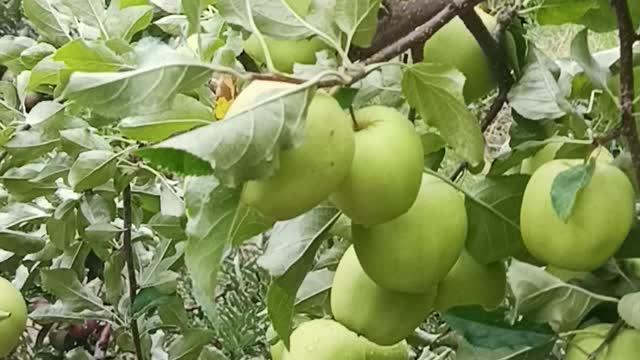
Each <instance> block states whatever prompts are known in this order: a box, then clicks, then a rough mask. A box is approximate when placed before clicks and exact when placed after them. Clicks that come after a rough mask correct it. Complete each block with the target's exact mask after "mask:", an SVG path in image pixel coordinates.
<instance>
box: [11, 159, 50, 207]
mask: <svg viewBox="0 0 640 360" xmlns="http://www.w3.org/2000/svg"><path fill="white" fill-rule="evenodd" d="M41 170H42V166H41V165H35V164H29V165H25V166H23V167H19V168H11V169H9V170H8V171H7V172H6V173H5V174H4V175H2V177H0V179H1V180H2V183H3V184H4V187H5V188H6V189H7V191H8V192H9V193H10V194H11V196H12V197H13V198H14V199H15V200H17V201H22V202H26V201H30V200H33V199H35V198H37V197H39V196H43V195H48V194H53V193H54V192H55V191H56V190H57V189H58V188H57V186H56V185H55V184H53V183H42V182H36V181H33V179H34V178H35V177H36V176H38V174H39V173H40V171H41Z"/></svg>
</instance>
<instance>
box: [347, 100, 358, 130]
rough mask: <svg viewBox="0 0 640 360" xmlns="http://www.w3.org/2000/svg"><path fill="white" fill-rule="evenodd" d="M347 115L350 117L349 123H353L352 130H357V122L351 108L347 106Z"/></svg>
mask: <svg viewBox="0 0 640 360" xmlns="http://www.w3.org/2000/svg"><path fill="white" fill-rule="evenodd" d="M349 114H350V115H351V121H352V122H353V130H356V131H357V130H359V129H360V126H359V125H358V120H356V113H355V112H354V111H353V106H349Z"/></svg>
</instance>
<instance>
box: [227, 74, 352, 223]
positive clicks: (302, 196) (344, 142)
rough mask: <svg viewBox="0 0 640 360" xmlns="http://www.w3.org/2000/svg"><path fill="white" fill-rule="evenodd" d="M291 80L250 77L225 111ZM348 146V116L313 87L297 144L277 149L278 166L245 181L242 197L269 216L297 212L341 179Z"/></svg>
mask: <svg viewBox="0 0 640 360" xmlns="http://www.w3.org/2000/svg"><path fill="white" fill-rule="evenodd" d="M291 86H293V85H290V84H283V83H277V82H269V81H254V82H253V83H251V84H250V85H249V87H248V88H247V89H246V90H244V91H243V92H242V93H241V94H240V96H239V97H238V99H236V101H235V102H234V103H233V104H232V105H231V108H230V109H229V112H228V113H227V116H233V115H235V114H236V113H238V112H240V111H242V109H246V108H247V107H248V106H250V105H251V104H253V103H254V102H255V101H259V100H260V97H261V94H263V93H264V92H265V91H269V90H274V89H275V90H277V89H288V88H290V87H291ZM354 150H355V145H354V135H353V130H352V128H351V120H350V119H349V117H348V116H347V115H346V114H345V112H344V111H343V110H342V108H341V107H340V105H339V104H338V102H337V101H336V100H335V99H334V98H333V97H331V96H329V95H328V94H326V93H324V92H321V91H318V92H317V93H316V95H315V97H314V98H313V100H312V101H311V104H310V105H309V110H308V113H307V120H306V127H305V131H304V140H303V142H302V145H300V146H298V147H296V148H292V149H288V150H284V151H281V152H280V159H279V160H280V166H279V168H278V169H277V170H276V172H275V173H274V174H273V175H272V176H270V177H268V178H266V179H259V180H254V181H249V182H247V183H246V184H245V186H244V189H243V191H242V201H243V202H244V203H245V204H247V205H249V206H251V207H253V208H255V209H257V210H259V211H260V212H262V213H263V214H264V215H265V216H267V217H270V218H272V219H276V220H287V219H291V218H294V217H296V216H299V215H301V214H303V213H305V212H307V211H308V210H310V209H312V208H313V207H315V206H316V205H318V204H319V203H321V202H322V201H324V200H326V199H327V198H328V197H329V195H330V194H331V193H332V192H333V191H334V190H335V189H336V187H337V186H338V185H339V184H340V183H342V182H343V181H344V179H345V178H346V177H347V175H348V173H349V170H350V169H351V162H352V160H353V154H354Z"/></svg>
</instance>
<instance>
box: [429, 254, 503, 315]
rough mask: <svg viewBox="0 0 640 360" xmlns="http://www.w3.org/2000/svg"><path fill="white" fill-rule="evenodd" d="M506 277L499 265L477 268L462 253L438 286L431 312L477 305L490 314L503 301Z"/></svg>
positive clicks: (471, 259)
mask: <svg viewBox="0 0 640 360" xmlns="http://www.w3.org/2000/svg"><path fill="white" fill-rule="evenodd" d="M506 286H507V274H506V272H505V268H504V265H503V264H502V263H501V262H495V263H491V264H488V265H483V264H480V263H479V262H477V261H476V259H474V258H473V256H471V255H470V254H469V253H467V252H466V251H462V253H461V254H460V258H458V261H457V262H456V264H455V265H454V266H453V268H452V269H451V271H449V273H448V274H447V276H446V277H445V278H444V280H442V282H440V285H438V295H437V296H436V302H435V309H436V310H437V311H440V312H445V311H447V310H449V309H451V308H453V307H456V306H465V305H480V306H482V307H483V308H485V309H486V310H493V309H495V308H496V307H498V306H499V305H500V304H501V303H502V300H504V296H505V291H506Z"/></svg>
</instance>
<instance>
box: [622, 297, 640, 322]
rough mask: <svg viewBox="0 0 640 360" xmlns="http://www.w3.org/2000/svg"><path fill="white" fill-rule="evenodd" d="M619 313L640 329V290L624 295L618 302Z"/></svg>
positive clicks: (623, 318)
mask: <svg viewBox="0 0 640 360" xmlns="http://www.w3.org/2000/svg"><path fill="white" fill-rule="evenodd" d="M618 314H620V318H622V320H624V321H625V322H626V323H627V324H629V325H631V326H633V327H634V328H636V329H640V292H634V293H631V294H627V295H625V296H623V297H622V299H620V302H619V303H618Z"/></svg>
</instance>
